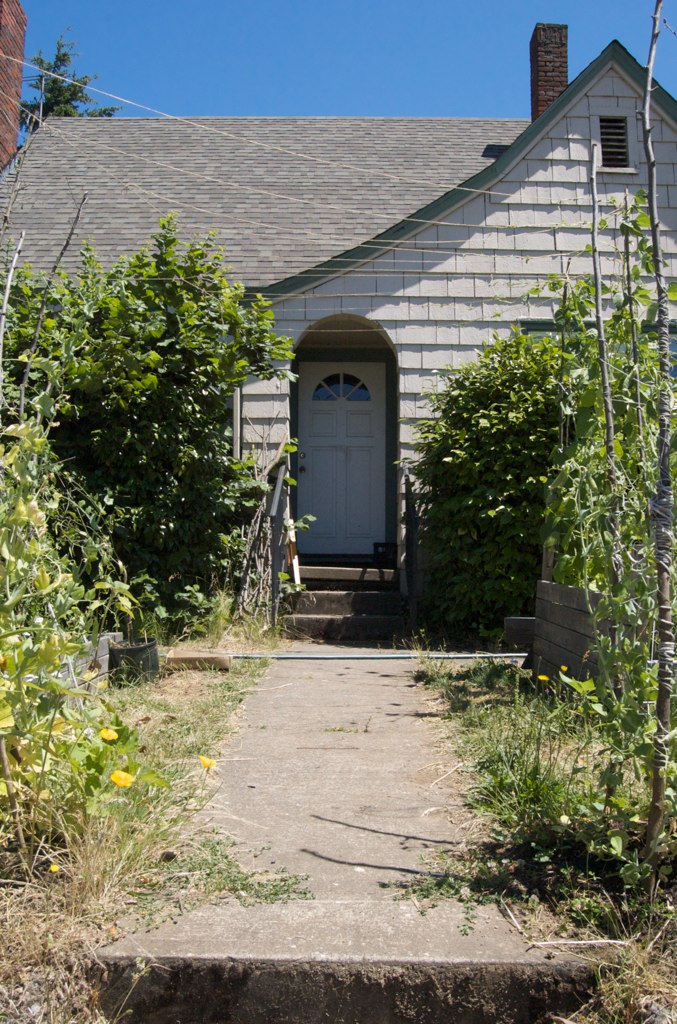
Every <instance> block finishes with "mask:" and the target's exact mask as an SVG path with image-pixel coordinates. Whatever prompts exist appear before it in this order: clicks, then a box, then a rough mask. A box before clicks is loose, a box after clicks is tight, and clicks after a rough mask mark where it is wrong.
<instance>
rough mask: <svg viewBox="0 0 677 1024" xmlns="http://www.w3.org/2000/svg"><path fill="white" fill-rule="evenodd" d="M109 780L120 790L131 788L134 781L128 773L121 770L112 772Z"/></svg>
mask: <svg viewBox="0 0 677 1024" xmlns="http://www.w3.org/2000/svg"><path fill="white" fill-rule="evenodd" d="M110 778H111V782H114V783H115V785H116V786H120V787H122V789H124V788H125V787H126V786H131V784H132V782H133V781H134V776H133V775H130V774H129V772H123V771H122V769H121V768H118V769H117V771H114V772H113V774H112V775H111V777H110Z"/></svg>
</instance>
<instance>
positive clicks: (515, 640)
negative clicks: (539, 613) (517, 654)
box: [503, 615, 536, 651]
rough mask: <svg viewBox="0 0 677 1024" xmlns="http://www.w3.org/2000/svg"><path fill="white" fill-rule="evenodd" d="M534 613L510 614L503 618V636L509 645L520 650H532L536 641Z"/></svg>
mask: <svg viewBox="0 0 677 1024" xmlns="http://www.w3.org/2000/svg"><path fill="white" fill-rule="evenodd" d="M535 623H536V619H535V618H534V616H533V615H508V616H507V617H506V618H505V619H503V636H504V639H505V642H506V645H507V646H508V647H512V648H513V649H515V650H518V651H526V650H527V649H529V650H531V647H532V645H533V642H534V626H535Z"/></svg>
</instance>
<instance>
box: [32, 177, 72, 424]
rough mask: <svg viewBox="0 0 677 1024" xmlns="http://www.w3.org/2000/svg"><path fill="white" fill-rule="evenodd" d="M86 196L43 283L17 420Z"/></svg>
mask: <svg viewBox="0 0 677 1024" xmlns="http://www.w3.org/2000/svg"><path fill="white" fill-rule="evenodd" d="M88 195H89V193H88V192H85V193H84V195H83V197H82V199H81V200H80V205H79V206H78V208H77V211H76V214H75V217H74V218H73V223H72V224H71V227H70V231H69V232H68V236H67V238H66V241H65V242H64V244H63V246H62V247H61V252H60V253H59V255H58V256H57V258H56V259H55V261H54V264H53V265H52V269H51V270H50V272H49V277H48V278H47V281H46V283H45V287H44V290H43V293H42V302H41V303H40V310H39V312H38V317H37V320H36V322H35V331H34V332H33V340H32V341H31V344H30V348H29V349H28V359H27V360H26V367H25V369H24V375H23V378H22V380H21V387H20V389H19V419H21V418H22V417H23V414H24V406H25V403H26V387H27V386H28V378H29V376H30V372H31V364H32V362H33V356H34V355H35V350H36V348H37V347H38V341H39V338H40V331H41V330H42V321H43V319H44V316H45V310H46V308H47V299H48V297H49V289H50V287H51V285H52V281H53V280H54V278H55V276H56V272H57V270H58V269H59V266H60V264H61V260H62V259H63V258H64V256H65V255H66V253H67V251H68V248H69V246H70V244H71V242H72V241H73V235H74V234H75V230H76V228H77V226H78V222H79V220H80V215H81V214H82V210H83V207H84V205H85V203H86V202H87V196H88Z"/></svg>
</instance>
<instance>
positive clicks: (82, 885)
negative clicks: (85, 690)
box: [0, 661, 303, 1024]
mask: <svg viewBox="0 0 677 1024" xmlns="http://www.w3.org/2000/svg"><path fill="white" fill-rule="evenodd" d="M262 668H263V663H262V662H259V661H248V662H244V663H236V664H235V665H234V666H233V669H232V670H231V672H229V673H227V674H225V673H224V674H222V673H214V672H212V673H208V672H203V673H175V674H174V675H172V676H169V677H166V678H164V679H162V680H160V682H159V683H155V684H152V683H149V682H142V683H140V684H139V685H138V686H134V687H126V688H123V689H112V690H111V691H110V694H109V698H110V701H111V703H112V704H113V706H114V708H115V710H116V711H117V712H118V713H119V714H120V716H121V717H123V718H124V719H125V720H126V721H128V722H130V724H131V725H133V726H135V727H136V729H137V731H138V734H139V742H140V750H141V755H140V756H142V757H143V759H144V762H147V763H148V764H151V765H153V767H154V768H155V769H157V770H158V771H159V772H161V773H162V776H163V777H164V778H166V779H167V780H168V781H169V782H170V783H171V785H169V786H167V787H160V786H158V787H153V788H152V789H151V790H149V789H148V788H145V789H144V788H143V787H141V786H139V787H138V788H137V786H136V784H134V785H132V786H130V787H129V788H126V789H124V790H120V792H119V793H117V794H116V795H115V799H114V801H113V802H112V803H111V804H110V805H109V806H108V807H107V808H106V814H105V815H104V814H98V813H97V814H91V815H88V816H83V817H82V818H81V819H80V820H78V821H77V822H70V823H69V828H68V830H67V831H66V833H65V835H66V838H65V840H64V842H63V844H62V845H61V846H60V847H59V848H58V849H46V848H42V849H41V850H40V851H39V853H38V856H37V859H36V864H35V869H34V871H33V875H32V877H31V879H30V880H28V881H24V880H21V879H16V880H13V878H15V875H14V868H13V862H14V859H15V858H14V856H13V855H12V853H11V852H10V851H8V850H5V851H4V852H1V853H0V876H1V877H2V878H3V880H4V883H5V884H4V885H3V886H2V888H1V889H0V911H1V912H2V918H1V919H0V921H1V924H2V931H3V958H2V963H1V964H0V1005H1V1006H3V1007H5V1006H6V1007H12V1008H13V1009H12V1013H14V1012H15V1010H14V1008H16V1013H15V1017H11V1016H10V1019H16V1020H28V1019H31V1020H32V1019H33V1017H32V1016H31V1006H35V1007H38V1008H39V1009H38V1010H36V1012H39V1013H40V1014H42V1017H40V1018H39V1019H43V1020H49V1021H50V1024H71V1022H72V1021H74V1020H77V1021H78V1022H82V1024H85V1022H86V1024H103V1017H102V1016H101V1015H100V1014H99V1012H98V1011H97V1009H96V1006H95V1005H94V1004H93V1003H92V992H91V990H90V989H89V987H88V985H87V983H86V973H87V968H88V965H89V964H90V963H91V959H92V955H93V951H94V950H95V949H96V947H97V945H100V944H102V943H103V942H105V941H107V940H108V941H109V940H110V939H112V938H115V937H117V936H118V935H119V934H120V932H119V929H120V926H121V925H120V922H121V920H122V919H123V918H125V917H126V918H128V919H129V918H130V916H133V913H134V912H136V911H138V912H139V913H142V912H144V913H145V911H146V910H148V913H149V915H150V916H153V917H156V918H158V917H162V915H163V914H165V913H168V912H176V907H177V903H178V904H179V905H180V906H181V905H184V906H185V908H186V909H187V908H188V907H190V906H194V905H196V904H197V903H198V902H200V901H204V900H208V899H210V898H214V897H215V896H217V895H221V894H223V893H225V892H232V893H234V894H235V896H236V898H239V899H245V900H247V901H250V900H251V901H255V900H260V899H264V900H273V899H278V898H280V899H287V898H290V897H291V896H292V895H297V894H298V895H303V891H302V888H301V884H300V880H299V879H297V878H292V877H291V876H289V875H286V874H285V873H283V872H279V873H275V874H272V873H254V874H251V873H248V872H247V871H244V870H243V869H242V868H240V867H239V866H238V865H237V864H236V862H235V860H234V858H233V857H232V853H231V852H230V851H229V846H228V843H227V842H226V841H225V840H223V839H220V838H218V837H215V836H203V837H202V838H199V839H195V838H194V839H192V840H190V841H189V840H187V839H185V838H182V830H183V826H184V824H185V822H186V820H187V818H188V817H189V815H190V814H192V813H193V812H194V811H196V810H198V809H199V808H201V807H202V806H204V804H205V802H206V800H207V799H208V797H209V794H210V791H211V789H212V778H213V777H214V774H215V773H218V766H215V767H213V768H212V767H211V762H214V761H217V752H218V747H219V746H220V745H221V743H222V742H223V738H224V736H226V735H227V733H228V732H229V731H230V730H231V729H232V723H233V714H234V712H235V710H236V708H237V707H238V705H239V703H240V702H241V700H242V699H243V697H244V696H245V695H246V694H247V693H248V692H249V691H250V690H251V688H252V687H253V686H254V684H255V682H256V680H257V678H258V677H259V675H260V673H261V671H262ZM200 755H203V756H204V757H205V760H206V762H207V764H208V765H209V767H208V768H205V767H203V763H202V762H201V760H200ZM217 763H218V762H217ZM168 848H172V849H173V851H175V852H176V858H175V859H173V860H171V861H169V862H165V861H164V860H163V859H162V856H163V854H164V852H165V851H166V850H167V849H168ZM55 869H56V870H55ZM182 873H183V877H179V876H180V875H182ZM242 894H244V895H242ZM151 911H152V913H151Z"/></svg>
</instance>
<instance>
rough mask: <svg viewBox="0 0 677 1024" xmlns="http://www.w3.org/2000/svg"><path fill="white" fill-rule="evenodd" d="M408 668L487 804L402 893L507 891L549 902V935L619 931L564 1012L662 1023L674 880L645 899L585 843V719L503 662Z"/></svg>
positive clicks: (623, 788)
mask: <svg viewBox="0 0 677 1024" xmlns="http://www.w3.org/2000/svg"><path fill="white" fill-rule="evenodd" d="M419 678H420V679H421V680H422V681H423V682H424V683H425V684H426V685H428V686H432V687H434V688H435V689H436V690H437V691H438V692H439V693H440V694H441V695H442V697H443V699H444V701H445V703H446V705H447V709H448V712H449V718H450V719H452V720H453V723H454V726H455V737H456V739H457V742H458V743H459V744H460V746H461V750H462V756H463V757H464V759H465V760H466V761H468V762H470V763H471V764H472V765H473V782H472V784H471V787H470V791H469V795H468V799H469V801H470V802H471V803H472V804H473V805H474V806H475V807H476V808H478V809H481V810H482V811H483V812H484V813H486V814H488V815H489V819H488V827H487V829H486V832H487V833H489V835H490V838H489V839H485V840H484V841H483V842H482V843H481V844H478V845H476V846H475V847H474V848H471V849H470V850H468V851H467V852H466V853H465V854H464V855H463V856H462V857H451V856H450V855H448V854H439V855H437V856H436V857H435V858H434V860H432V861H431V862H430V863H429V864H428V865H427V866H428V867H429V868H430V869H431V870H429V871H427V872H425V873H422V874H421V875H420V876H419V877H418V878H417V879H416V881H415V882H414V883H413V884H412V885H410V886H409V888H408V889H407V893H409V894H411V895H413V896H414V897H415V898H416V899H417V900H421V901H423V902H424V903H427V904H429V903H434V902H436V901H437V900H439V899H442V898H445V897H451V898H454V899H456V900H459V901H460V902H462V903H463V904H464V906H465V907H467V906H473V905H474V906H476V905H477V904H480V903H482V902H486V901H489V900H494V901H496V902H500V901H502V900H503V899H504V898H508V899H510V901H511V902H512V903H513V904H515V905H517V907H521V908H522V910H523V911H524V912H527V913H528V912H529V911H530V908H533V907H538V906H545V907H547V908H550V909H551V910H552V911H554V913H555V915H556V917H555V918H554V919H551V925H552V921H553V920H554V925H553V927H555V928H556V931H557V933H558V935H572V934H573V935H575V936H581V935H583V936H585V937H592V938H598V937H600V936H605V937H612V938H614V939H618V938H621V939H622V940H623V941H624V943H625V945H623V946H622V947H616V946H615V947H614V949H615V950H618V949H619V948H620V950H621V953H620V955H619V956H617V957H616V958H615V959H614V960H613V962H609V963H606V962H604V963H602V964H601V965H600V967H599V975H600V986H599V990H598V993H597V995H596V997H595V999H594V1000H593V1001H592V1002H591V1003H589V1004H588V1005H587V1006H586V1007H585V1008H584V1009H583V1010H582V1011H581V1013H580V1014H579V1015H576V1019H577V1020H580V1022H581V1024H635V1022H637V1024H639V1022H640V1021H644V1020H649V1019H651V1020H653V1021H655V1022H656V1024H658V1022H660V1024H669V1022H671V1020H672V1018H671V1017H670V1016H669V1015H668V1011H666V1010H665V1009H664V1008H666V1007H675V1006H677V987H676V986H675V982H674V949H675V945H676V943H677V912H676V911H675V903H676V902H677V901H676V898H675V897H676V896H677V890H675V891H673V892H672V893H671V892H669V891H664V892H663V895H662V899H661V900H657V901H654V902H649V901H647V900H646V899H644V898H643V896H642V895H641V893H640V892H639V890H633V889H632V888H629V887H628V886H626V885H625V884H624V882H623V878H622V876H621V871H620V870H619V865H618V863H617V862H616V861H614V860H613V858H611V857H610V856H609V853H608V850H607V849H605V847H604V846H603V844H601V843H599V842H595V835H596V834H595V832H594V821H593V817H594V812H595V811H597V812H598V811H599V809H600V806H599V801H598V800H597V798H596V796H595V776H594V764H595V762H596V761H598V760H599V755H600V751H602V753H603V751H604V748H603V746H602V743H601V739H600V734H599V732H598V731H596V730H595V728H594V725H591V723H590V720H589V719H588V718H586V717H585V716H583V715H582V714H581V713H580V710H579V709H578V706H577V704H576V702H575V701H573V700H572V699H570V698H568V697H567V695H564V694H562V693H560V692H558V689H557V687H553V686H552V684H550V683H549V682H548V685H547V686H546V687H543V686H541V685H539V684H534V683H533V682H532V680H531V677H530V676H529V675H528V674H527V673H525V672H522V671H520V670H519V669H516V668H514V667H511V666H505V665H496V664H495V663H486V662H485V663H482V662H478V663H476V664H475V665H474V666H471V667H469V668H467V669H464V670H463V671H462V672H453V671H449V669H448V668H447V667H445V666H441V665H440V664H439V663H436V662H434V661H432V660H431V662H429V663H424V665H423V668H422V671H421V673H420V674H419ZM637 785H638V782H637V780H636V778H635V777H634V775H633V773H632V772H631V771H629V770H627V769H626V770H625V772H623V773H622V775H621V784H620V785H619V788H618V791H617V792H616V794H615V799H616V800H619V801H624V802H625V804H626V805H629V806H632V804H633V801H634V802H635V805H636V806H639V798H638V794H637V789H636V787H637ZM612 826H613V819H612V818H611V817H610V818H609V820H608V827H609V828H612ZM651 1013H653V1017H651V1016H650V1014H651Z"/></svg>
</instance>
